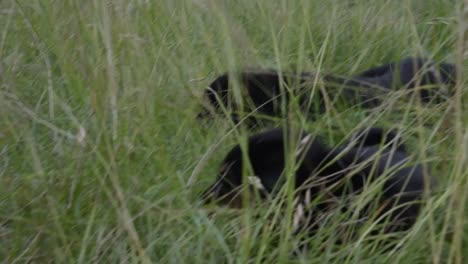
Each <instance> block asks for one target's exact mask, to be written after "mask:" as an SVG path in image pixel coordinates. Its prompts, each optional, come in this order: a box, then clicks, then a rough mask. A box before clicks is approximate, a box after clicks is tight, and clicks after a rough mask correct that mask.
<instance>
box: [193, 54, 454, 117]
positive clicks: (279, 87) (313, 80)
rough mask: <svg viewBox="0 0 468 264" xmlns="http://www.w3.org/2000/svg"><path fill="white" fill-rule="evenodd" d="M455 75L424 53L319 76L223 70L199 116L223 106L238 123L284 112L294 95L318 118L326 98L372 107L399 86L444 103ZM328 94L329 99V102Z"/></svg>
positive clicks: (448, 66)
mask: <svg viewBox="0 0 468 264" xmlns="http://www.w3.org/2000/svg"><path fill="white" fill-rule="evenodd" d="M455 77H456V68H455V66H454V65H452V64H448V63H442V64H440V65H436V64H435V63H434V62H433V61H431V60H428V59H424V58H405V59H403V60H401V61H399V62H395V63H388V64H385V65H381V66H378V67H375V68H371V69H369V70H366V71H364V72H361V73H359V74H357V75H355V76H352V77H343V76H338V75H332V74H327V75H321V76H317V75H316V74H314V73H311V72H304V73H300V74H299V73H281V74H279V73H278V72H275V71H265V72H241V73H240V74H237V75H234V76H230V75H228V74H227V73H225V74H222V75H221V76H219V77H217V78H216V79H215V80H214V81H213V82H212V83H211V84H210V85H209V88H208V89H207V90H206V91H205V98H206V99H207V104H208V105H209V106H207V107H205V109H204V110H203V111H202V112H201V113H200V114H199V115H198V116H199V117H200V118H203V117H206V116H209V115H210V113H214V112H218V113H220V112H221V113H222V112H223V111H222V109H223V108H225V109H226V110H227V111H228V115H230V116H231V117H232V119H233V121H234V122H235V123H238V122H239V121H240V118H241V117H242V115H241V114H240V112H242V113H244V114H248V113H252V114H254V115H267V116H275V117H282V116H284V114H285V113H286V109H287V103H288V102H289V101H290V100H291V99H292V98H294V99H295V100H296V102H297V104H298V105H299V109H300V110H301V112H303V113H304V114H305V115H307V116H308V117H310V118H311V119H314V118H315V117H316V116H317V115H319V114H322V113H324V112H325V111H326V109H327V107H328V106H327V103H328V104H332V105H334V106H336V105H339V104H341V105H344V107H349V106H356V105H360V106H362V107H365V108H370V107H375V106H378V105H380V104H381V103H382V100H383V98H384V96H385V95H387V94H388V93H389V92H391V91H392V90H398V89H408V90H409V91H412V90H415V89H416V88H418V89H417V90H418V92H419V95H420V98H421V100H422V101H423V102H430V101H433V102H440V101H441V100H442V98H447V96H448V91H446V88H447V87H446V86H449V85H453V84H454V82H455ZM317 84H318V85H317ZM233 87H238V88H239V92H238V96H237V98H238V99H237V100H235V99H234V98H235V97H234V95H233V92H232V91H233V89H234V88H233ZM326 98H327V99H329V101H328V102H327V103H326V100H325V99H326ZM241 100H242V103H240V101H241ZM210 108H212V109H211V111H210ZM248 120H249V122H251V123H249V124H255V123H256V120H255V118H250V119H248Z"/></svg>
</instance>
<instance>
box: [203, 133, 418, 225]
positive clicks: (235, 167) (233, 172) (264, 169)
mask: <svg viewBox="0 0 468 264" xmlns="http://www.w3.org/2000/svg"><path fill="white" fill-rule="evenodd" d="M379 137H380V138H379ZM300 139H302V141H303V142H302V145H301V146H302V150H301V151H300V152H299V155H297V157H302V158H301V159H299V158H298V159H297V162H298V164H297V165H298V166H297V170H296V173H295V188H296V190H297V195H298V197H302V198H303V197H305V194H306V193H307V192H308V195H309V196H311V197H310V198H312V200H313V199H314V198H317V197H320V196H321V195H323V194H324V193H326V195H328V196H329V195H332V197H335V198H340V199H341V198H345V197H348V196H350V195H351V197H352V195H356V194H359V193H360V192H362V190H363V189H364V188H366V186H367V185H368V184H369V182H375V181H377V180H378V179H381V180H383V182H384V184H383V188H382V193H381V197H380V198H379V200H378V201H377V205H378V208H379V211H378V214H379V216H387V217H385V220H388V223H387V224H385V228H384V231H385V232H393V231H401V230H406V229H408V228H410V227H411V226H412V225H413V223H414V222H415V220H416V218H417V216H418V213H419V210H420V200H421V196H422V193H423V191H424V188H425V182H424V181H425V177H424V174H423V170H422V167H421V165H418V164H416V165H412V164H410V163H409V155H408V153H407V152H406V147H405V146H404V144H403V143H402V142H401V139H399V138H398V137H397V133H396V132H395V131H388V132H386V131H384V130H383V129H381V128H371V129H365V130H363V131H361V133H358V135H356V136H353V137H352V138H351V139H350V140H349V141H348V142H347V143H345V144H344V145H342V146H339V147H337V148H335V149H330V148H328V147H327V146H325V145H324V144H322V143H320V142H319V141H318V140H317V139H315V138H312V137H311V135H305V134H303V135H301V137H300ZM381 143H382V144H384V143H389V145H386V146H384V145H382V144H381ZM284 146H285V144H284V131H283V130H282V129H273V130H269V131H266V132H263V133H259V134H257V135H254V136H252V137H250V138H249V140H248V152H247V153H248V155H247V157H248V159H249V161H250V163H251V165H252V169H253V173H254V175H255V176H256V177H257V178H258V179H259V180H260V182H261V184H262V185H263V187H264V189H263V190H262V192H263V197H266V196H267V195H270V194H274V190H275V188H277V187H278V186H281V185H282V184H283V182H284V179H282V174H283V171H284V167H285V155H284V153H285V148H284ZM242 164H243V159H242V151H241V148H240V146H239V145H237V146H235V147H234V148H233V149H232V150H231V151H230V152H229V153H228V155H227V156H226V158H225V160H224V161H223V165H222V169H221V170H220V173H219V175H218V177H217V181H216V183H215V184H213V185H212V186H211V187H210V188H208V190H206V191H205V193H204V194H203V199H204V200H205V201H207V202H208V201H216V202H218V203H220V204H224V205H228V206H233V207H240V206H242V205H243V202H242V200H241V199H240V197H241V196H240V195H239V188H240V187H241V186H242V185H243V181H242V179H243V177H242ZM356 168H358V169H356ZM383 176H385V177H386V178H382V177H383ZM340 199H335V203H336V201H337V200H338V201H339V200H340ZM330 206H332V205H331V204H330V203H329V202H328V201H326V200H324V202H319V203H318V204H317V206H316V208H314V209H310V210H309V211H307V212H306V215H308V218H307V219H308V220H307V221H305V222H301V224H302V225H303V227H304V228H307V229H308V230H312V231H311V232H313V230H315V229H316V228H317V227H318V226H317V223H316V222H315V219H314V217H315V216H316V214H317V212H318V213H320V211H324V210H326V209H327V208H330ZM367 208H368V211H369V210H377V209H376V208H375V204H373V205H369V206H368V207H367ZM317 210H318V211H317ZM362 214H363V216H366V215H369V214H370V215H372V213H370V212H363V213H362ZM379 223H385V221H384V219H381V220H380V221H379Z"/></svg>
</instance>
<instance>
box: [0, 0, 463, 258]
mask: <svg viewBox="0 0 468 264" xmlns="http://www.w3.org/2000/svg"><path fill="white" fill-rule="evenodd" d="M461 10H462V4H461V3H458V2H457V1H451V0H415V1H410V0H405V1H390V0H387V1H383V0H375V1H365V0H355V1H353V0H349V1H348V0H333V1H319V0H312V1H311V0H297V1H289V0H281V1H271V0H257V1H251V0H239V1H228V0H224V1H212V0H191V1H189V0H181V1H173V0H158V1H145V0H139V1H137V0H134V1H123V0H115V1H97V0H94V1H76V0H63V1H52V0H43V1H29V0H17V1H12V0H6V1H1V2H0V25H2V27H0V86H1V87H0V88H1V90H0V104H1V105H2V107H1V109H0V259H2V260H4V261H5V263H15V262H17V263H24V262H33V263H44V262H59V263H60V262H61V263H74V262H77V263H90V262H103V263H116V262H121V263H127V262H131V263H133V262H135V263H139V262H143V263H150V262H154V263H277V262H281V263H430V262H433V263H463V262H464V261H466V260H464V259H465V258H466V257H467V256H468V241H467V237H468V236H466V235H465V234H467V232H468V226H467V225H466V223H465V220H464V218H465V217H467V216H468V212H465V208H466V207H467V205H466V203H465V202H466V193H467V191H466V190H467V187H468V186H467V176H468V174H467V173H468V168H467V165H466V164H467V160H466V159H467V154H468V133H467V130H466V124H467V117H466V113H467V112H466V109H464V107H463V105H462V102H463V101H462V98H461V97H462V95H463V94H464V93H463V92H464V90H465V88H466V81H465V80H466V79H463V78H462V77H463V76H461V78H460V80H459V83H458V86H457V89H458V93H457V98H456V99H454V100H452V101H449V102H447V103H444V104H441V105H437V106H427V107H423V106H420V105H418V104H401V103H398V102H395V104H394V105H391V106H384V107H382V108H381V109H378V110H376V111H373V112H371V113H365V112H363V111H359V110H348V111H342V112H330V113H327V114H325V115H324V116H323V117H322V118H319V119H318V120H317V121H314V122H312V121H310V120H307V119H306V118H304V117H301V116H297V120H298V122H297V127H301V128H304V129H305V130H306V131H308V132H311V133H317V134H320V135H321V136H322V137H323V138H324V140H325V141H326V142H327V143H329V144H338V143H339V142H340V140H342V139H343V138H344V137H345V136H347V135H349V134H350V133H351V131H353V130H354V129H356V128H357V127H358V126H360V125H364V124H366V125H373V124H376V125H382V126H396V127H399V128H402V129H403V130H404V131H405V133H404V135H405V139H406V141H407V142H408V144H409V145H410V150H411V152H412V153H414V156H413V158H414V160H415V161H419V162H423V163H424V164H426V165H427V166H428V168H430V170H431V172H432V176H433V177H434V178H435V179H436V180H437V181H438V183H439V188H438V191H437V193H436V194H434V195H432V196H431V197H430V198H429V199H428V202H427V203H428V206H426V207H425V209H424V211H423V213H422V215H421V217H420V221H418V223H417V224H416V225H415V227H414V228H413V229H412V230H411V231H410V232H409V233H408V234H406V235H404V236H403V238H402V239H401V243H400V244H401V245H400V246H399V247H398V248H397V249H395V250H391V251H383V250H382V249H381V248H380V247H377V246H376V244H375V243H373V242H367V241H366V237H365V236H364V237H361V239H358V240H356V241H353V242H350V243H349V244H345V245H338V246H337V245H334V244H333V243H332V242H330V241H332V240H333V239H334V238H333V234H334V232H335V231H334V230H335V229H334V225H336V223H335V224H333V223H331V224H330V225H329V226H325V227H324V228H323V229H322V230H321V231H320V232H319V234H318V235H317V236H316V237H312V238H309V240H310V243H311V245H313V247H311V248H310V249H309V251H308V252H307V253H306V254H304V255H300V256H297V257H294V256H292V254H290V252H291V251H292V250H293V248H294V245H295V244H294V243H295V242H294V238H293V237H292V236H291V234H290V233H291V232H290V227H288V225H286V224H285V223H288V222H289V223H290V221H291V220H290V217H288V216H290V214H289V215H288V214H286V215H282V212H280V211H279V210H278V209H275V207H272V206H270V207H268V206H263V207H262V206H261V207H260V208H258V209H256V210H253V209H252V210H242V211H232V210H227V209H223V208H206V207H203V206H201V205H200V203H199V201H198V198H199V195H200V193H201V192H202V191H203V190H204V189H205V188H207V187H208V186H209V184H210V183H211V182H213V181H214V178H215V175H216V173H217V169H218V165H219V162H220V161H221V159H222V158H223V155H224V154H225V153H226V152H227V151H228V149H229V148H230V147H231V146H232V145H233V144H235V143H236V142H240V141H241V142H242V141H244V142H245V138H246V136H247V135H249V133H252V132H248V131H246V130H245V129H238V128H233V126H232V124H230V123H229V122H228V121H227V120H226V119H225V118H218V119H216V120H214V121H213V122H207V123H199V122H198V121H197V120H196V119H195V115H196V113H197V111H198V110H199V104H200V101H201V96H202V93H203V90H204V88H205V87H206V86H207V85H208V84H209V83H210V81H212V80H213V79H214V78H215V76H216V75H218V74H220V73H223V72H225V71H229V72H233V71H236V70H239V69H243V68H250V69H257V68H265V69H277V70H284V71H294V70H300V71H302V70H303V71H316V72H322V73H329V72H330V73H337V74H343V75H350V74H353V73H357V72H359V71H360V70H364V69H367V68H369V67H372V66H376V65H379V64H381V63H385V62H388V61H393V60H398V59H401V58H403V57H405V56H429V57H433V58H434V59H436V60H440V61H449V62H457V63H458V65H459V67H461V69H465V68H466V63H465V61H464V60H463V58H466V54H467V53H466V52H465V48H464V45H466V44H464V43H463V42H462V41H460V36H461V35H462V30H463V29H464V28H466V26H467V23H468V22H467V21H466V20H463V19H462V14H461ZM463 71H465V70H463ZM463 71H462V72H463ZM395 101H398V100H395ZM282 123H283V121H281V120H278V121H277V123H276V125H281V124H282ZM259 212H264V214H262V213H259ZM265 218H267V219H265ZM275 219H276V220H275ZM271 220H274V221H277V223H279V226H281V228H280V230H279V231H277V230H276V229H271V228H269V226H268V225H267V224H265V223H266V222H268V221H271Z"/></svg>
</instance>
